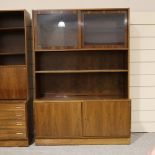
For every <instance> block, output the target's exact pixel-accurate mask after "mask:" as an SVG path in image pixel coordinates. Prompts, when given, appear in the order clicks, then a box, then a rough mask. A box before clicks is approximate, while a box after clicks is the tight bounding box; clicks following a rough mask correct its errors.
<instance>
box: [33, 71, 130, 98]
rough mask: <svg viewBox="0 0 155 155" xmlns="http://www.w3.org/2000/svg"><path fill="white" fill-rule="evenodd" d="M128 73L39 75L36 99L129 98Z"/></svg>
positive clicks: (37, 77)
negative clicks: (77, 97)
mask: <svg viewBox="0 0 155 155" xmlns="http://www.w3.org/2000/svg"><path fill="white" fill-rule="evenodd" d="M127 81H128V74H127V73H115V72H114V73H87V74H72V73H70V74H59V73H58V74H37V75H36V98H44V97H46V96H48V98H50V96H53V95H54V96H55V95H56V96H61V95H67V96H68V95H69V96H91V95H92V96H103V97H105V98H127V96H128V89H127V87H128V82H127Z"/></svg>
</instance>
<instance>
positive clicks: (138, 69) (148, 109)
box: [0, 0, 155, 132]
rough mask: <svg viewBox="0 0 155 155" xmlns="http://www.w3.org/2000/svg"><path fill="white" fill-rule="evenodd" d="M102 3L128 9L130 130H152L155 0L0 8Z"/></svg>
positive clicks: (44, 5) (34, 2) (67, 0)
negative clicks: (129, 12)
mask: <svg viewBox="0 0 155 155" xmlns="http://www.w3.org/2000/svg"><path fill="white" fill-rule="evenodd" d="M101 7H102V8H107V7H111V8H112V7H114V8H115V7H130V9H131V26H130V28H131V37H130V40H131V59H130V66H131V75H130V79H131V83H130V91H131V99H132V131H135V132H155V0H139V1H138V0H64V1H63V0H56V1H52V0H25V1H24V0H12V1H11V0H0V9H1V10H4V9H27V10H28V11H29V12H31V10H33V9H52V8H54V9H55V8H101ZM139 11H140V12H139ZM141 11H142V12H141ZM153 11H154V12H153Z"/></svg>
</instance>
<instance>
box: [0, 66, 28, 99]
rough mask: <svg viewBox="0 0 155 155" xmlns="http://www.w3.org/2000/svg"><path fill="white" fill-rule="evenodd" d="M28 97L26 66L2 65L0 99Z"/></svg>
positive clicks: (0, 71)
mask: <svg viewBox="0 0 155 155" xmlns="http://www.w3.org/2000/svg"><path fill="white" fill-rule="evenodd" d="M26 98H27V71H26V67H25V66H16V67H8V66H7V67H0V99H26Z"/></svg>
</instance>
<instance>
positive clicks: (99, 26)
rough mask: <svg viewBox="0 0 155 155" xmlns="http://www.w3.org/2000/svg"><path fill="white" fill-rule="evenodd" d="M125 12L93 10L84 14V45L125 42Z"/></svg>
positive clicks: (121, 43) (119, 43) (120, 43)
mask: <svg viewBox="0 0 155 155" xmlns="http://www.w3.org/2000/svg"><path fill="white" fill-rule="evenodd" d="M126 19H127V16H126V14H125V13H117V12H115V13H112V12H109V13H108V12H106V13H103V12H95V13H93V12H92V13H89V14H88V13H85V14H84V45H103V46H104V45H122V46H124V44H125V40H126V38H125V35H126V34H125V33H126V26H125V25H126V22H127V20H126Z"/></svg>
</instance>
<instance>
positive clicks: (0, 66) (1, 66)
mask: <svg viewBox="0 0 155 155" xmlns="http://www.w3.org/2000/svg"><path fill="white" fill-rule="evenodd" d="M3 67H15V68H16V67H26V65H0V68H3Z"/></svg>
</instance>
